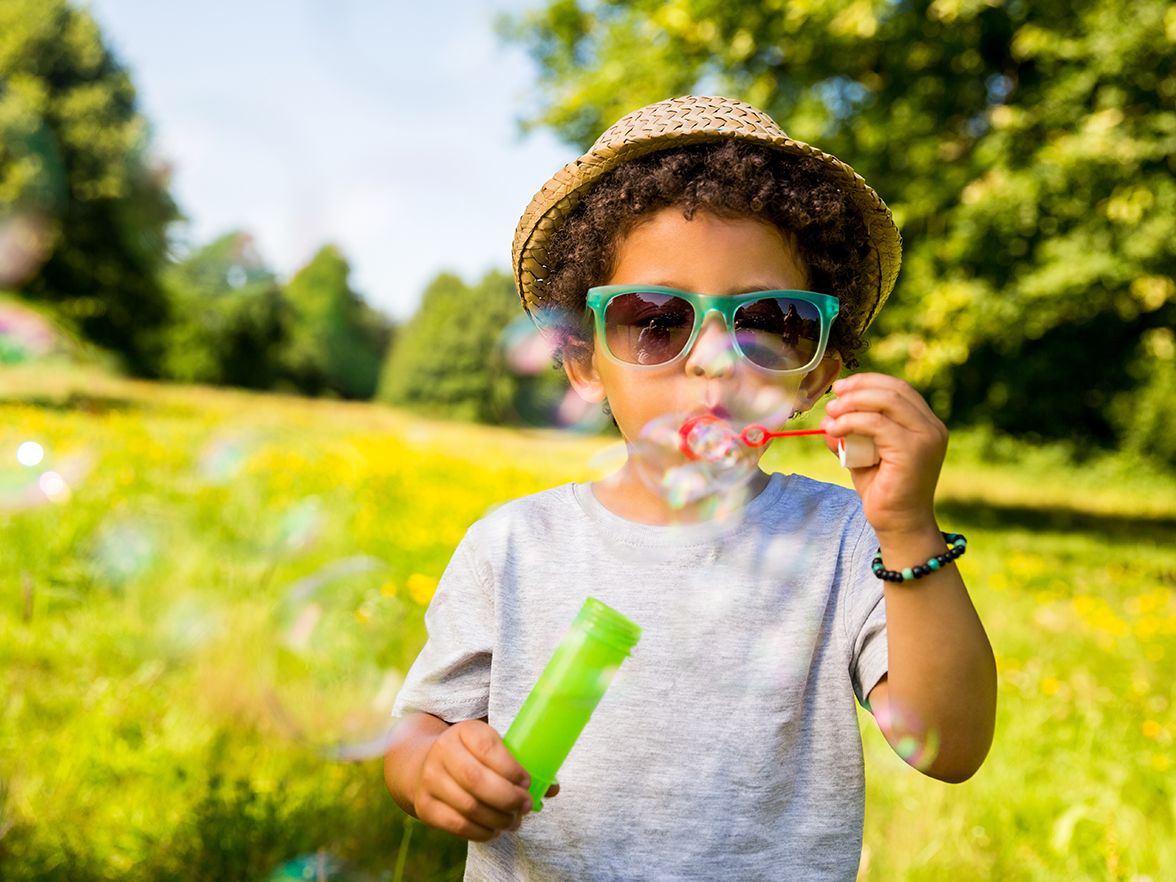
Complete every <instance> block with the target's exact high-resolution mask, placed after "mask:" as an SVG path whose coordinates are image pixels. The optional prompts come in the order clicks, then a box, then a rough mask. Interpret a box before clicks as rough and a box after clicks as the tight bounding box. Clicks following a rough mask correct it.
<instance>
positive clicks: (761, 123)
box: [511, 95, 902, 331]
mask: <svg viewBox="0 0 1176 882" xmlns="http://www.w3.org/2000/svg"><path fill="white" fill-rule="evenodd" d="M724 138H738V139H740V140H742V141H749V142H753V143H756V144H762V145H764V146H765V147H770V148H772V149H775V150H779V151H781V152H782V153H792V154H796V155H798V156H811V157H813V158H815V159H819V160H821V161H822V162H824V163H825V165H826V167H827V168H828V169H829V171H830V172H831V173H832V177H833V178H834V179H835V180H840V181H841V182H842V183H844V185H845V186H846V188H847V189H848V192H849V196H850V199H851V201H852V203H853V205H854V206H856V207H857V208H858V210H860V211H861V213H862V216H863V217H864V218H865V221H866V226H867V228H868V229H869V236H870V244H871V246H872V249H871V250H872V252H873V259H872V260H871V261H870V266H869V268H868V270H867V272H868V273H869V274H870V276H871V277H872V279H871V282H872V284H870V285H869V286H868V288H867V290H871V291H876V292H877V294H876V299H875V300H874V302H873V303H872V304H863V310H862V312H861V315H862V316H864V319H863V323H862V326H861V328H858V330H859V331H862V330H865V328H866V327H867V326H868V325H869V324H870V322H872V321H873V320H874V316H876V315H877V314H878V310H879V309H881V308H882V304H883V303H885V302H886V298H887V297H888V296H889V295H890V292H891V290H893V288H894V281H895V278H896V277H897V276H898V267H899V263H900V262H901V258H902V237H901V236H900V235H899V232H898V228H897V227H896V226H895V225H894V218H893V217H892V216H891V214H890V209H889V208H887V207H886V203H885V202H883V201H882V199H881V197H879V196H878V194H877V193H875V192H874V191H873V190H872V189H871V188H870V187H869V185H867V184H866V182H865V180H863V179H862V176H861V175H859V174H858V173H857V172H855V171H854V170H853V169H852V168H850V167H849V166H848V165H846V164H845V163H844V162H842V161H841V160H840V159H838V158H837V157H835V156H831V155H830V154H828V153H825V152H823V151H821V150H818V149H817V148H815V147H811V146H809V145H808V144H805V143H803V142H801V141H797V140H795V139H793V138H789V137H788V136H787V135H786V134H784V132H783V130H782V129H781V128H780V127H779V126H778V125H776V122H775V120H773V119H772V118H771V117H770V116H768V115H767V114H766V113H764V112H763V111H762V110H759V109H758V108H755V107H752V106H751V105H750V104H744V103H743V102H742V101H735V100H734V99H732V98H720V97H703V96H697V95H687V96H685V97H682V98H672V99H670V100H668V101H659V102H657V103H656V104H650V105H648V106H646V107H642V108H641V109H640V110H635V111H633V112H632V113H630V114H628V115H627V116H624V117H622V118H621V119H620V120H618V121H617V122H616V123H615V124H613V125H612V126H611V127H610V128H609V129H608V130H607V131H605V133H604V134H603V135H601V136H600V137H599V138H597V139H596V143H595V144H593V145H592V147H591V148H590V149H589V150H588V152H587V153H585V154H584V155H583V156H581V157H580V158H578V159H574V160H572V161H571V162H569V163H568V164H567V165H565V166H564V167H563V168H562V169H560V170H559V171H558V172H556V173H555V176H554V177H552V179H551V180H550V181H548V182H547V183H546V184H544V185H543V187H542V188H541V189H540V190H539V192H538V193H536V194H535V196H534V198H533V199H531V204H530V205H528V206H527V210H526V211H525V212H523V217H522V219H521V220H520V221H519V225H518V228H517V229H516V230H515V237H514V245H513V247H512V249H511V251H512V259H513V260H512V264H513V267H514V274H515V284H516V285H517V286H518V289H519V295H520V296H521V297H522V299H523V308H524V309H526V310H527V311H528V312H530V311H531V310H532V309H533V308H535V307H538V306H540V305H542V302H543V290H542V284H541V283H542V280H543V279H544V278H545V276H546V262H547V246H548V243H549V242H550V241H551V237H552V235H553V234H554V233H555V231H556V230H558V229H559V228H560V226H562V225H563V222H564V220H566V218H567V216H568V215H569V214H570V213H571V212H572V210H573V209H574V208H575V207H576V205H577V204H578V203H579V201H580V197H581V196H583V195H584V193H585V192H586V191H587V190H588V188H590V187H591V186H592V185H593V184H594V183H595V182H596V181H597V180H598V179H599V178H600V177H601V176H602V175H603V174H605V173H606V172H608V171H610V170H611V169H613V168H615V167H616V166H617V165H619V164H620V163H622V162H624V161H626V160H629V159H635V158H636V157H638V156H645V155H646V154H649V153H655V152H657V151H658V150H666V149H668V148H671V147H681V146H683V145H686V144H700V143H704V142H713V141H721V140H723V139H724Z"/></svg>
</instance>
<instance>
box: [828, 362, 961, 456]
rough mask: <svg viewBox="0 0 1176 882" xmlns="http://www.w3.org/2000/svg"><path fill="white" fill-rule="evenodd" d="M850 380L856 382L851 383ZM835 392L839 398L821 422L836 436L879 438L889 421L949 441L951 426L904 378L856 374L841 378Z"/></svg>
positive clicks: (908, 429) (829, 405) (914, 431)
mask: <svg viewBox="0 0 1176 882" xmlns="http://www.w3.org/2000/svg"><path fill="white" fill-rule="evenodd" d="M859 378H864V379H859ZM850 381H855V382H853V383H852V384H850ZM842 383H845V384H846V385H840V384H842ZM834 391H835V392H836V393H837V398H836V399H834V400H833V401H830V402H829V403H828V404H827V405H826V407H825V412H826V414H827V417H826V419H825V421H824V422H823V423H822V424H821V428H823V429H824V430H825V431H826V432H827V433H828V434H830V435H832V436H834V437H844V436H845V435H849V434H862V435H870V436H874V437H876V436H877V435H878V433H879V432H881V431H883V430H884V429H885V427H886V425H887V422H888V421H889V422H892V423H894V424H895V425H897V426H899V427H900V428H902V429H905V430H906V431H908V432H913V433H917V434H919V435H923V436H926V437H927V438H929V439H932V440H934V441H935V442H937V443H942V444H946V441H947V428H946V427H945V426H944V425H943V423H942V422H941V421H940V419H939V418H938V417H937V416H935V413H934V411H932V410H931V407H930V406H929V405H928V404H927V402H926V401H924V400H923V397H922V396H921V395H919V393H918V392H916V391H915V390H914V389H912V388H911V387H910V385H909V384H907V383H904V382H903V381H901V380H898V379H895V378H894V377H887V376H885V375H883V374H856V375H854V376H853V377H849V378H847V379H846V380H839V381H838V383H837V384H834Z"/></svg>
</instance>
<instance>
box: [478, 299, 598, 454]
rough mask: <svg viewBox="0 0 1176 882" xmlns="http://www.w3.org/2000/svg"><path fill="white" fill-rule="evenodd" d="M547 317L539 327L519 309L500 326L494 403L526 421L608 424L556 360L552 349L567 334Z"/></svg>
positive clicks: (586, 427)
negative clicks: (499, 360)
mask: <svg viewBox="0 0 1176 882" xmlns="http://www.w3.org/2000/svg"><path fill="white" fill-rule="evenodd" d="M552 315H554V313H552ZM548 319H549V321H548V323H547V324H545V325H544V327H543V328H542V329H541V328H540V327H539V326H538V325H536V324H535V322H533V321H532V320H531V318H530V316H527V315H522V316H519V317H518V318H517V319H515V320H514V321H513V322H511V323H510V324H509V325H508V326H507V327H506V329H505V330H504V331H503V332H502V336H501V338H500V340H499V348H500V351H501V354H502V364H503V368H504V370H503V374H504V375H503V376H502V377H501V378H500V382H499V383H498V387H499V388H498V396H499V402H498V406H499V409H500V410H502V411H503V413H504V416H505V417H507V418H508V419H510V420H513V421H517V422H521V423H523V424H524V425H528V426H540V427H551V428H560V429H571V430H575V431H580V432H597V431H600V430H601V429H602V428H604V427H605V426H606V425H607V424H608V417H607V416H606V415H605V413H604V411H603V409H602V408H601V406H600V405H599V404H596V403H592V402H587V401H585V400H584V399H583V398H581V397H580V396H579V395H578V394H577V393H576V391H575V390H574V389H572V388H571V386H570V385H569V383H568V379H567V376H566V375H565V374H564V372H563V371H562V370H560V369H559V368H557V367H556V366H555V361H554V359H555V355H556V352H557V350H558V348H559V346H560V344H561V341H563V340H566V339H567V335H566V333H565V332H564V331H563V330H562V327H563V326H562V325H561V324H560V323H557V322H552V321H551V316H548Z"/></svg>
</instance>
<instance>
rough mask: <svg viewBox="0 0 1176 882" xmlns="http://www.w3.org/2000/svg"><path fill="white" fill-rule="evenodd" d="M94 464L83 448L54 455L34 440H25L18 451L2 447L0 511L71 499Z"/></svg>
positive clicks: (0, 450)
mask: <svg viewBox="0 0 1176 882" xmlns="http://www.w3.org/2000/svg"><path fill="white" fill-rule="evenodd" d="M91 463H92V457H90V456H89V455H88V454H87V453H85V452H84V451H76V452H72V453H70V454H67V455H65V456H55V455H54V454H53V452H52V450H50V449H49V448H47V447H45V445H43V444H42V443H41V442H39V441H34V440H27V441H22V442H21V443H20V444H18V445H17V448H16V450H15V451H12V450H11V449H10V448H8V449H7V450H6V449H5V448H0V511H23V510H25V509H30V508H37V507H38V506H42V505H47V504H49V503H64V502H68V501H69V499H70V497H71V496H72V495H73V490H74V487H76V486H77V485H78V484H79V483H80V482H81V481H82V479H83V478H84V477H85V476H86V474H87V473H88V472H89V471H90V466H91Z"/></svg>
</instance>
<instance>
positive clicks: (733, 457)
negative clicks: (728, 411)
mask: <svg viewBox="0 0 1176 882" xmlns="http://www.w3.org/2000/svg"><path fill="white" fill-rule="evenodd" d="M703 416H704V417H705V415H703ZM629 456H630V458H631V459H632V461H633V463H634V465H635V466H636V469H637V473H638V474H639V475H640V476H641V478H642V479H643V480H644V481H645V483H646V484H647V485H648V486H649V487H650V488H651V489H652V490H654V491H655V492H656V493H658V494H660V495H662V496H663V497H665V499H666V501H667V502H668V503H669V504H670V506H671V507H672V508H683V507H685V506H687V505H691V504H694V503H697V502H699V501H701V500H704V499H707V498H711V497H717V496H720V495H723V494H728V493H730V492H732V491H734V490H735V489H737V488H739V487H742V486H743V485H744V484H746V483H747V482H748V481H749V480H750V479H751V478H752V477H753V476H754V474H755V471H756V465H757V463H758V461H759V452H758V451H757V450H755V449H753V448H750V447H748V446H747V445H746V444H743V443H742V442H741V441H740V440H739V438H738V435H737V434H736V433H735V432H734V431H733V429H732V427H731V425H730V424H729V423H727V422H726V421H725V420H718V419H715V418H713V417H712V418H709V419H707V418H699V415H694V416H689V415H683V414H676V413H669V414H664V415H663V416H660V417H657V418H655V419H653V420H651V421H650V422H649V423H647V424H646V426H645V428H644V429H642V430H641V434H640V436H639V437H638V438H637V439H636V440H635V441H633V443H632V444H630V445H629Z"/></svg>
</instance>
